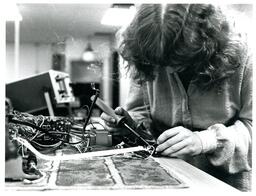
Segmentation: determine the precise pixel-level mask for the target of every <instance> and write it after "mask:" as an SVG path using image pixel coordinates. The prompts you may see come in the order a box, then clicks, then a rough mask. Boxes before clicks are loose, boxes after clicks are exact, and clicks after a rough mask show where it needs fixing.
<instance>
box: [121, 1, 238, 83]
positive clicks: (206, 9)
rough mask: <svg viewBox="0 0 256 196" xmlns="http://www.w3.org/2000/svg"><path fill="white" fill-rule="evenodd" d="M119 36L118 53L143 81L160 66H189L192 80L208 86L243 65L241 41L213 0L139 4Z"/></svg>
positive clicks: (150, 77) (152, 74) (221, 79)
mask: <svg viewBox="0 0 256 196" xmlns="http://www.w3.org/2000/svg"><path fill="white" fill-rule="evenodd" d="M122 37H123V40H122V42H121V45H120V48H119V49H120V54H121V56H122V57H123V58H124V60H126V61H128V68H132V67H133V68H135V69H134V70H135V74H134V75H133V76H134V77H138V76H139V77H140V78H141V79H142V80H143V81H147V80H153V79H154V76H155V72H156V71H157V70H158V69H159V67H161V66H172V67H177V66H181V65H182V66H183V67H188V66H193V69H194V70H195V73H196V83H197V84H198V85H199V86H201V87H203V88H204V87H207V88H208V87H212V86H214V85H215V84H219V83H220V82H222V81H223V80H224V79H225V78H228V77H230V76H231V75H232V74H233V73H234V72H235V70H236V69H237V68H238V67H239V66H240V64H241V58H242V52H243V49H242V45H241V44H240V42H239V41H235V40H234V39H232V31H231V30H230V25H229V23H228V22H227V19H226V17H225V16H224V14H223V13H222V11H221V9H219V8H217V7H215V6H213V5H207V4H191V5H187V4H167V5H166V7H163V6H162V5H161V4H143V5H141V6H140V8H139V9H138V12H137V14H136V16H135V18H134V19H133V21H132V22H131V24H130V25H129V26H128V27H127V29H126V30H125V31H124V33H123V34H122Z"/></svg>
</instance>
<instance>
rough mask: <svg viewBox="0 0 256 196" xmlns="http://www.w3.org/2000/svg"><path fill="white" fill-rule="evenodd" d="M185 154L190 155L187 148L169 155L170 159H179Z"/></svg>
mask: <svg viewBox="0 0 256 196" xmlns="http://www.w3.org/2000/svg"><path fill="white" fill-rule="evenodd" d="M187 154H190V149H189V148H188V146H185V147H184V148H182V149H180V150H178V151H177V152H174V153H172V154H170V157H181V156H183V155H187Z"/></svg>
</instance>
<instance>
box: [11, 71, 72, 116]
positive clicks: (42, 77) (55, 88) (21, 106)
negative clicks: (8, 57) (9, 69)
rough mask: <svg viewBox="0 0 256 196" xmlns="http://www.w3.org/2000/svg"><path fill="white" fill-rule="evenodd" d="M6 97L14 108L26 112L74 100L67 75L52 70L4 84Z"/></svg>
mask: <svg viewBox="0 0 256 196" xmlns="http://www.w3.org/2000/svg"><path fill="white" fill-rule="evenodd" d="M6 97H8V98H9V99H11V101H12V104H13V108H14V109H15V110H18V111H21V112H28V113H33V112H37V111H40V110H42V109H46V108H48V110H49V109H51V108H49V107H52V104H54V105H56V104H63V103H70V102H73V101H74V100H75V98H74V96H73V93H72V89H71V87H70V78H69V75H68V74H67V73H64V72H59V71H54V70H50V71H48V72H45V73H42V74H38V75H35V76H32V77H28V78H25V79H22V80H19V81H16V82H12V83H9V84H6Z"/></svg>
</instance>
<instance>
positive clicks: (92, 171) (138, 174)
mask: <svg viewBox="0 0 256 196" xmlns="http://www.w3.org/2000/svg"><path fill="white" fill-rule="evenodd" d="M38 168H41V171H43V172H45V173H46V176H45V178H44V179H42V180H41V182H39V183H35V184H30V185H27V184H26V185H24V183H22V182H16V183H7V184H6V185H7V187H8V188H15V190H24V189H25V190H48V189H58V190H62V189H64V190H66V189H82V190H83V189H86V190H87V189H90V190H99V189H104V190H106V189H107V190H108V189H173V188H187V187H188V186H187V185H186V183H184V181H182V180H181V179H180V178H179V177H177V175H176V174H174V173H172V172H170V170H166V168H164V167H163V166H162V165H161V164H160V163H159V162H157V161H156V160H155V158H152V157H150V158H148V159H141V158H138V157H136V156H131V155H129V156H128V155H115V156H108V157H95V158H91V159H82V160H68V161H59V162H58V161H57V162H56V161H54V162H49V161H48V162H46V161H44V160H39V161H38Z"/></svg>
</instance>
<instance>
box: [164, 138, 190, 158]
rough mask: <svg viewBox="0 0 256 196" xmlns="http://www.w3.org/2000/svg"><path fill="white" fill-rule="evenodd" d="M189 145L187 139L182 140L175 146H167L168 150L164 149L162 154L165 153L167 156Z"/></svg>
mask: <svg viewBox="0 0 256 196" xmlns="http://www.w3.org/2000/svg"><path fill="white" fill-rule="evenodd" d="M187 145H188V143H187V141H184V140H183V141H181V142H179V143H177V144H174V145H173V146H171V147H169V148H167V149H166V150H164V151H163V152H162V153H161V154H162V155H165V156H170V155H172V154H173V153H175V152H177V151H179V150H181V149H183V148H184V147H186V146H187Z"/></svg>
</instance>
